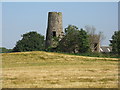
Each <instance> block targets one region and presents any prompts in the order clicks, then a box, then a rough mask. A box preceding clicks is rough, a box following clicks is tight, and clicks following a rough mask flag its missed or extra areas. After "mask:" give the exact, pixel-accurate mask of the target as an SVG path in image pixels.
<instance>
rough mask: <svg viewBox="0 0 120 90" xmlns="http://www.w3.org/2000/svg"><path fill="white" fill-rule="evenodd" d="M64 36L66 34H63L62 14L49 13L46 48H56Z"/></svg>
mask: <svg viewBox="0 0 120 90" xmlns="http://www.w3.org/2000/svg"><path fill="white" fill-rule="evenodd" d="M63 34H64V33H63V27H62V13H61V12H49V13H48V26H47V32H46V42H45V46H46V48H48V47H56V46H57V42H58V41H59V40H60V38H62V36H63ZM57 38H59V39H57ZM56 40H57V42H56Z"/></svg>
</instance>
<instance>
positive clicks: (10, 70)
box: [2, 51, 118, 88]
mask: <svg viewBox="0 0 120 90" xmlns="http://www.w3.org/2000/svg"><path fill="white" fill-rule="evenodd" d="M2 72H3V84H2V87H3V88H117V87H118V59H116V58H95V57H86V56H75V55H65V54H60V53H50V52H43V51H33V52H18V53H4V54H2Z"/></svg>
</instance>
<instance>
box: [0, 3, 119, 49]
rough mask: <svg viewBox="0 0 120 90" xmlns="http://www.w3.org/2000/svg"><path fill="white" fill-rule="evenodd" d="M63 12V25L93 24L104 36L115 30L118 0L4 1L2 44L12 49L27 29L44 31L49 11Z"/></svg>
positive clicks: (108, 36)
mask: <svg viewBox="0 0 120 90" xmlns="http://www.w3.org/2000/svg"><path fill="white" fill-rule="evenodd" d="M51 11H55V12H62V13H63V28H65V27H67V26H68V25H69V24H72V25H76V26H77V27H79V28H84V27H85V26H86V25H93V26H94V27H96V33H98V32H99V31H102V32H103V33H104V35H105V37H106V39H105V40H104V41H103V42H102V45H109V39H111V36H112V35H113V33H114V31H116V30H118V3H117V2H74V3H73V2H56V3H55V2H18V3H16V2H4V3H2V26H3V28H2V46H3V47H6V48H13V47H14V46H15V44H16V42H17V41H18V40H20V39H21V35H22V34H24V33H26V32H29V31H37V32H38V33H41V34H43V35H45V34H46V28H47V19H48V17H47V16H48V12H51Z"/></svg>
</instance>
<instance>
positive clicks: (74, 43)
mask: <svg viewBox="0 0 120 90" xmlns="http://www.w3.org/2000/svg"><path fill="white" fill-rule="evenodd" d="M88 38H89V37H88V35H87V32H86V31H85V30H83V29H81V30H79V29H78V28H77V27H76V26H74V25H69V26H68V27H67V28H66V29H65V36H64V37H63V38H62V40H61V41H60V42H59V45H58V46H57V50H58V51H61V52H68V53H85V52H88V51H90V50H89V40H88Z"/></svg>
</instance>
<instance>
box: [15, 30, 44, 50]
mask: <svg viewBox="0 0 120 90" xmlns="http://www.w3.org/2000/svg"><path fill="white" fill-rule="evenodd" d="M43 49H44V36H42V35H41V34H38V33H37V32H35V31H32V32H28V33H25V34H23V35H22V39H21V40H19V41H18V42H17V43H16V46H15V47H14V48H13V51H15V52H23V51H39V50H43Z"/></svg>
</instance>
